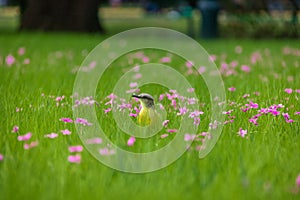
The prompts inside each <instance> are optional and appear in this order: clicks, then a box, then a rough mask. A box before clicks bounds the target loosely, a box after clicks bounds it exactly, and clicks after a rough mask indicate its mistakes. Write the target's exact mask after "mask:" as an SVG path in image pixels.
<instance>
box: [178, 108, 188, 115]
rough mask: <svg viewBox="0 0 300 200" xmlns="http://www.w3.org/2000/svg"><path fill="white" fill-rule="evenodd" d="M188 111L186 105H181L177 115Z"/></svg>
mask: <svg viewBox="0 0 300 200" xmlns="http://www.w3.org/2000/svg"><path fill="white" fill-rule="evenodd" d="M187 111H188V109H187V108H186V107H185V106H184V107H181V108H179V112H178V113H177V115H184V114H186V113H187Z"/></svg>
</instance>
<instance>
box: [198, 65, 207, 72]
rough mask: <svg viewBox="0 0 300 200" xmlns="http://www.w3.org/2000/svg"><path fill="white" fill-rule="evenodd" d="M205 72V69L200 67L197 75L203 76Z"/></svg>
mask: <svg viewBox="0 0 300 200" xmlns="http://www.w3.org/2000/svg"><path fill="white" fill-rule="evenodd" d="M205 71H206V67H204V66H201V67H199V69H198V73H199V74H203V73H204V72H205Z"/></svg>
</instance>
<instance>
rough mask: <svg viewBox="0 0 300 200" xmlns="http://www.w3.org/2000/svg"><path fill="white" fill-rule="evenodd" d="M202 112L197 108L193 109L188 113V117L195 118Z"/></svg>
mask: <svg viewBox="0 0 300 200" xmlns="http://www.w3.org/2000/svg"><path fill="white" fill-rule="evenodd" d="M203 114H204V112H202V111H199V110H195V111H193V112H191V113H190V115H189V117H190V118H195V117H198V116H199V115H203Z"/></svg>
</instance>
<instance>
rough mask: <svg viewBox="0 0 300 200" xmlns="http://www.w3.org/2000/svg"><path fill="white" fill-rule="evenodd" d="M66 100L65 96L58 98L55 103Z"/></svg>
mask: <svg viewBox="0 0 300 200" xmlns="http://www.w3.org/2000/svg"><path fill="white" fill-rule="evenodd" d="M64 98H65V96H61V97H56V98H55V101H57V102H59V101H62V100H63V99H64Z"/></svg>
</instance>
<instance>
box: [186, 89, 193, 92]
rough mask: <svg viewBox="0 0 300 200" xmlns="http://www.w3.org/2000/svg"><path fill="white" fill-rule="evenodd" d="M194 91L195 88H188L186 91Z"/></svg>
mask: <svg viewBox="0 0 300 200" xmlns="http://www.w3.org/2000/svg"><path fill="white" fill-rule="evenodd" d="M194 91H195V88H188V89H187V92H194Z"/></svg>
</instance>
